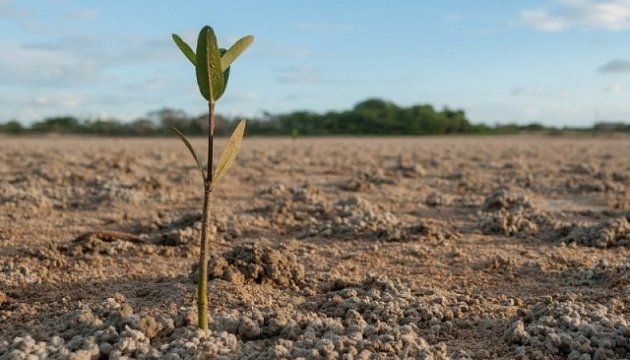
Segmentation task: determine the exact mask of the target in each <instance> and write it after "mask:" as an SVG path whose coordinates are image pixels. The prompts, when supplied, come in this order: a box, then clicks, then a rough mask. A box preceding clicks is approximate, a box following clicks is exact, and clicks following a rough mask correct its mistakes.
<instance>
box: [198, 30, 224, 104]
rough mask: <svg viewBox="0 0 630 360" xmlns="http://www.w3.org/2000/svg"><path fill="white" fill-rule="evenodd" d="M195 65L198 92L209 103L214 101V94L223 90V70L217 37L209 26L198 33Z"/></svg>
mask: <svg viewBox="0 0 630 360" xmlns="http://www.w3.org/2000/svg"><path fill="white" fill-rule="evenodd" d="M195 64H196V66H195V72H196V75H197V85H198V86H199V92H201V95H202V96H203V97H204V98H205V99H206V100H208V101H209V102H212V101H214V100H216V97H215V96H214V94H219V93H221V91H222V90H223V70H222V69H221V55H219V47H218V46H217V37H216V35H215V34H214V30H212V28H211V27H210V26H204V27H203V28H202V29H201V31H200V32H199V37H198V38H197V54H196V60H195Z"/></svg>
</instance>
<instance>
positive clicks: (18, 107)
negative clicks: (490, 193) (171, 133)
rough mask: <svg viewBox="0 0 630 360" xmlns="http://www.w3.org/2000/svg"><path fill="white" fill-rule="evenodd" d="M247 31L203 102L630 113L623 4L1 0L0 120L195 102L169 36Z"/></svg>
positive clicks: (565, 118)
mask: <svg viewBox="0 0 630 360" xmlns="http://www.w3.org/2000/svg"><path fill="white" fill-rule="evenodd" d="M205 24H210V25H212V26H213V27H214V29H215V31H216V32H217V34H218V37H219V43H220V45H221V46H224V47H227V46H229V45H230V44H231V43H232V42H233V41H235V40H236V39H238V38H239V37H240V36H243V35H246V34H253V35H255V36H256V41H255V43H254V45H253V46H252V47H251V48H250V50H248V52H247V53H245V54H244V55H243V56H242V57H241V58H239V59H238V60H237V61H236V62H235V63H234V65H233V69H232V73H231V77H230V86H229V88H228V90H227V92H226V94H225V95H224V97H223V98H222V99H221V101H220V102H219V104H218V107H217V109H218V112H220V113H224V114H229V115H256V114H260V113H261V112H262V111H269V112H272V113H273V112H287V111H293V110H313V111H318V112H321V111H328V110H343V109H347V108H350V107H351V106H353V104H355V103H356V102H358V101H361V100H364V99H366V98H368V97H380V98H384V99H387V100H391V101H394V102H396V103H398V104H400V105H405V106H406V105H411V104H417V103H430V104H433V105H434V106H435V107H437V108H442V107H443V106H449V107H452V108H462V109H464V110H465V111H466V113H467V114H468V116H469V118H470V119H471V120H472V121H473V122H485V123H488V124H494V123H497V122H503V123H505V122H518V123H529V122H542V123H545V124H552V125H570V126H583V125H589V124H592V123H593V122H594V121H596V120H619V119H625V120H630V101H628V100H629V99H628V94H629V93H630V0H600V1H596V0H546V1H543V0H538V1H485V0H477V1H466V0H440V1H437V0H436V1H412V0H408V1H401V0H398V1H397V0H392V1H363V2H357V1H347V0H346V1H344V0H335V1H329V0H320V1H306V0H304V1H297V0H294V1H273V2H271V1H268V2H263V1H177V2H175V1H169V2H166V1H159V2H158V1H142V0H136V1H72V0H47V1H44V0H0V46H1V47H2V51H0V122H2V121H6V120H9V119H11V118H17V119H20V120H21V121H23V122H25V123H29V122H32V121H35V120H39V119H41V118H43V117H45V116H49V115H61V114H73V115H77V116H81V117H84V116H90V117H99V116H100V117H104V116H112V117H117V118H119V119H122V120H132V119H134V118H137V117H140V116H142V115H144V114H145V113H146V112H148V111H151V110H157V109H160V108H163V107H171V108H176V109H182V110H185V111H186V112H188V113H190V114H199V113H202V112H204V110H205V108H206V105H205V104H204V102H203V99H202V98H201V97H200V96H199V94H198V91H197V89H196V83H195V78H194V70H193V68H192V66H191V65H190V64H189V63H188V62H187V61H186V60H185V59H184V58H183V57H182V55H181V54H180V53H179V52H178V50H177V49H176V47H175V46H174V45H173V44H172V42H171V39H170V34H171V33H172V32H176V33H179V34H180V35H182V37H183V38H184V39H185V40H187V41H189V42H190V43H193V44H194V42H195V39H196V35H197V32H198V30H199V29H200V28H201V27H202V26H203V25H205Z"/></svg>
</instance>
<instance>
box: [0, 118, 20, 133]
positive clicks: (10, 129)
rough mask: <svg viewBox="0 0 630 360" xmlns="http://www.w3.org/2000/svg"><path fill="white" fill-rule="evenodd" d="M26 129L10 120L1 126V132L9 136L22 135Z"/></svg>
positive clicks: (15, 121)
mask: <svg viewBox="0 0 630 360" xmlns="http://www.w3.org/2000/svg"><path fill="white" fill-rule="evenodd" d="M25 130H26V129H24V127H23V126H22V124H21V123H20V122H19V121H17V120H10V121H9V122H7V123H6V124H0V132H4V133H7V134H22V133H23V132H24V131H25Z"/></svg>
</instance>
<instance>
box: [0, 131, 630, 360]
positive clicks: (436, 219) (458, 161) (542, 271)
mask: <svg viewBox="0 0 630 360" xmlns="http://www.w3.org/2000/svg"><path fill="white" fill-rule="evenodd" d="M193 143H194V145H195V146H196V147H197V149H199V152H200V153H202V154H203V153H205V150H201V149H205V148H204V146H205V141H204V140H202V139H195V140H194V141H193ZM223 144H224V141H223V140H221V141H219V143H218V146H219V148H220V147H222V146H223ZM215 152H218V151H215ZM628 154H630V137H628V136H625V135H619V136H612V137H607V136H598V137H575V138H569V137H543V136H494V137H483V136H467V137H421V138H414V137H404V138H342V137H339V138H298V139H297V140H296V141H292V140H291V139H287V138H247V139H245V141H244V143H243V148H242V151H241V153H240V155H239V157H238V158H237V161H236V164H235V166H234V167H233V168H232V169H231V170H230V172H231V174H230V176H229V177H227V178H226V181H224V182H223V184H220V186H219V188H218V189H217V191H216V196H215V198H214V205H213V214H212V218H213V223H214V226H215V234H216V236H215V241H214V242H213V244H212V246H211V249H212V250H211V254H212V255H214V258H213V259H212V260H211V277H212V280H211V281H210V285H209V286H210V291H211V292H210V294H209V297H210V310H211V314H212V319H211V320H210V328H211V329H212V330H213V331H212V332H211V333H207V334H200V333H198V332H196V331H195V329H194V324H195V322H194V316H195V311H194V307H193V306H194V291H195V284H194V283H193V281H192V279H193V278H194V276H191V273H192V272H194V268H193V264H194V263H195V261H196V259H197V255H198V249H199V248H198V241H199V225H200V224H199V219H200V214H199V213H198V209H199V208H200V202H201V195H202V191H201V189H202V187H201V186H202V185H201V180H200V178H199V175H198V173H197V170H196V169H195V167H194V164H193V163H192V161H191V160H190V158H189V157H190V156H189V154H188V153H187V151H186V149H185V148H184V146H183V145H182V144H181V143H180V142H179V141H178V140H177V139H176V138H174V137H173V138H169V139H146V138H145V139H136V138H118V139H109V138H73V137H44V138H31V137H25V138H12V137H0V324H2V326H0V359H4V358H7V359H9V358H12V357H11V356H19V354H20V353H22V354H27V353H31V354H42V353H43V352H45V353H46V354H48V356H60V354H66V355H67V354H70V353H75V354H78V353H80V352H82V351H83V352H85V354H87V355H86V356H92V355H93V356H95V357H96V358H98V357H99V356H108V355H110V356H114V355H126V356H130V357H141V356H146V357H149V358H150V357H151V356H156V357H161V356H166V355H167V354H171V355H172V354H178V355H177V356H180V357H181V358H185V357H186V356H192V354H194V353H195V352H197V353H199V352H201V353H203V354H208V355H211V356H223V357H225V358H235V359H238V358H257V357H268V358H282V357H285V358H295V357H299V356H304V357H311V358H335V357H336V356H339V357H340V356H342V355H344V354H351V355H352V356H354V358H362V356H363V358H368V356H369V354H375V353H382V354H387V355H389V356H399V357H404V356H408V357H410V358H427V359H428V358H430V357H429V356H433V358H435V359H441V358H446V357H447V356H450V357H452V358H460V359H469V358H470V359H485V358H504V359H513V358H518V357H519V356H520V357H521V358H523V359H526V358H541V359H542V358H545V359H561V358H566V357H567V356H569V355H570V354H572V355H571V356H581V355H584V354H589V355H591V356H592V357H593V358H595V359H596V358H601V359H603V358H628V357H630V270H629V269H630V262H629V261H628V259H630V225H629V223H628V221H629V220H630V185H629V184H630V161H629V156H628ZM101 230H113V231H121V232H125V233H126V234H133V235H134V236H137V237H134V238H125V237H124V236H116V235H115V233H113V234H114V235H112V236H109V235H103V234H110V233H99V231H101ZM82 235H83V236H82ZM110 235H111V234H110ZM191 324H192V325H191ZM27 335H28V336H31V337H32V338H34V339H35V340H34V341H31V340H29V339H30V338H25V336H27ZM55 336H59V338H54V337H55ZM17 337H19V338H17ZM16 339H17V340H16ZM39 341H42V342H43V343H38V342H39ZM38 352H39V353H38ZM12 354H13V355H12ZM16 354H17V355H16ZM173 356H174V355H173ZM173 358H175V357H173ZM575 358H577V357H575Z"/></svg>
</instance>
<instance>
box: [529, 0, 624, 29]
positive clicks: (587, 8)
mask: <svg viewBox="0 0 630 360" xmlns="http://www.w3.org/2000/svg"><path fill="white" fill-rule="evenodd" d="M554 3H555V6H552V7H539V8H533V9H526V10H523V11H521V13H520V16H519V17H520V20H521V22H522V23H523V24H525V25H526V26H529V27H531V28H533V29H536V30H539V31H548V32H557V31H564V30H568V29H571V28H589V29H600V30H607V31H624V30H630V0H563V1H561V0H556V1H554Z"/></svg>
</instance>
